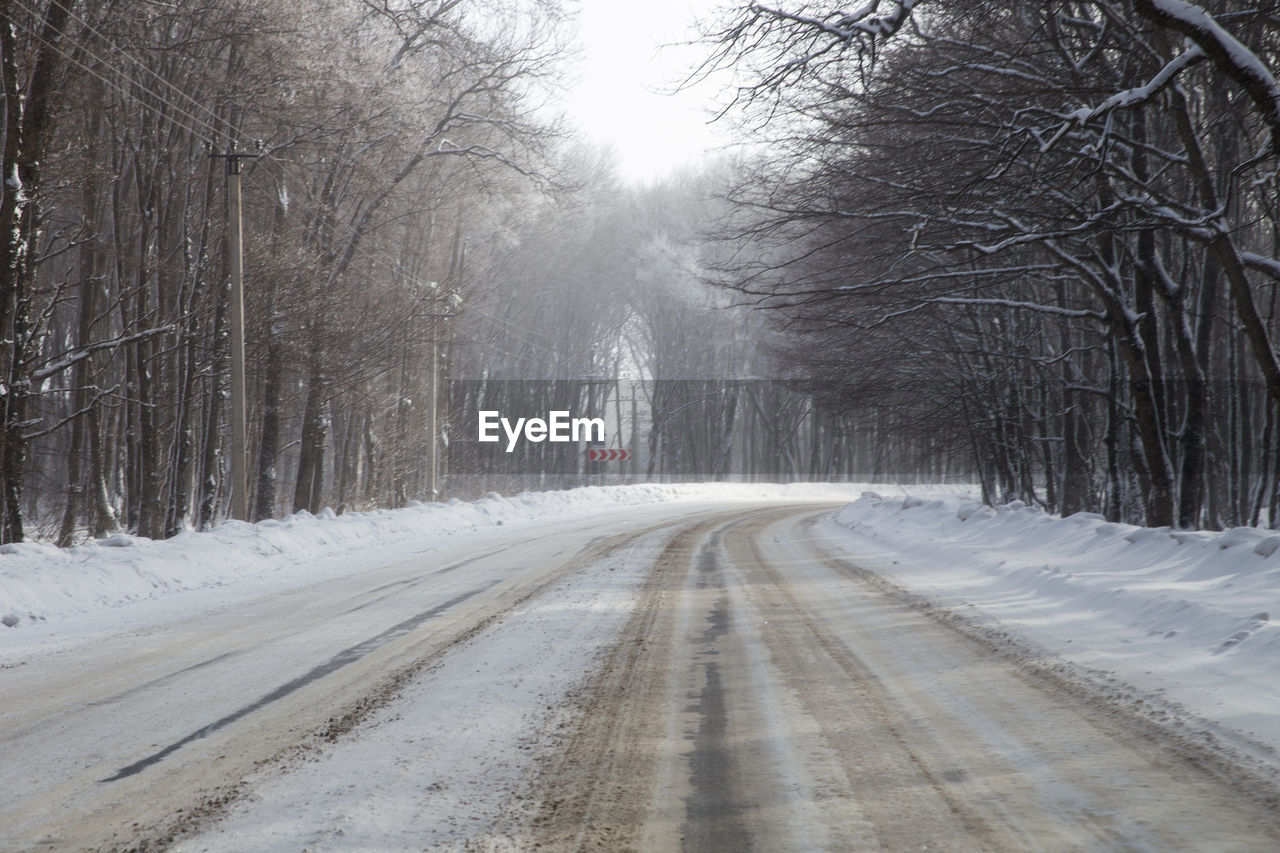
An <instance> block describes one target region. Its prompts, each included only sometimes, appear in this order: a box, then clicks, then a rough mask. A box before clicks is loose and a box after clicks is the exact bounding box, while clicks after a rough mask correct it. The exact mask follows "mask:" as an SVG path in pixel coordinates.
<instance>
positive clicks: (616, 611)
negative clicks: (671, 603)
mask: <svg viewBox="0 0 1280 853" xmlns="http://www.w3.org/2000/svg"><path fill="white" fill-rule="evenodd" d="M664 544H665V540H664V539H663V537H662V536H661V535H659V534H650V535H648V536H646V537H642V538H641V539H640V540H638V541H637V542H633V543H631V544H630V545H628V546H626V547H625V548H623V549H622V550H620V551H614V552H612V553H610V554H608V555H606V556H605V557H604V558H602V559H600V560H597V561H595V562H593V563H591V564H590V565H588V566H586V567H584V568H583V569H582V570H581V571H579V572H576V573H574V574H573V575H571V576H570V577H568V578H567V579H565V580H564V581H562V582H561V583H559V584H557V585H556V586H555V587H554V588H552V589H551V590H550V591H548V592H547V593H545V594H543V595H540V596H538V597H537V598H536V599H534V600H532V601H530V602H528V603H526V604H525V605H523V606H522V607H520V608H518V609H517V610H515V611H513V612H512V613H511V614H509V615H508V616H507V617H505V618H504V619H503V620H502V622H501V623H499V624H498V625H496V626H493V627H491V628H489V629H487V630H486V631H484V632H483V633H481V634H480V635H478V636H476V637H473V638H471V639H470V640H468V641H467V642H465V643H464V644H463V645H462V646H461V647H460V648H457V649H453V650H451V651H450V653H449V654H448V655H447V656H446V657H445V658H444V659H443V660H442V661H441V662H440V663H439V664H438V665H437V666H435V667H433V668H432V669H430V670H429V671H428V672H426V673H425V674H423V675H422V676H420V677H418V678H417V679H415V680H414V681H413V683H411V684H410V685H408V686H407V687H406V688H405V690H404V692H403V693H402V694H401V695H400V696H399V697H397V700H396V702H394V703H393V704H392V705H389V706H387V707H385V708H383V709H382V710H381V711H379V712H378V713H377V714H376V715H375V716H374V718H373V719H372V720H370V721H368V722H366V723H365V724H364V725H363V728H364V730H363V732H362V734H361V736H360V737H359V738H358V739H354V740H351V739H348V740H343V741H340V742H339V743H338V744H336V745H335V746H333V747H332V748H331V749H328V750H326V751H325V752H324V753H323V754H322V755H320V756H318V757H315V758H312V759H310V760H308V761H306V762H304V763H301V764H299V765H297V766H295V767H294V768H292V770H291V772H289V773H287V774H283V775H280V774H278V773H276V772H274V770H273V769H271V768H268V770H266V771H264V772H262V773H261V774H260V778H257V779H253V780H251V782H250V785H251V787H252V789H253V793H252V795H251V796H250V797H249V798H248V799H247V800H245V801H243V802H240V803H237V804H236V805H235V806H234V807H233V808H232V810H231V812H230V813H229V814H228V815H227V816H226V817H225V818H223V819H222V820H220V821H219V822H218V823H217V824H215V825H213V826H211V827H209V828H208V829H207V830H205V831H204V832H203V833H201V834H200V835H199V836H197V837H195V838H191V839H187V840H185V841H183V842H181V843H180V844H179V845H178V846H177V847H176V848H175V850H178V851H190V853H197V851H198V852H199V853H219V852H220V851H227V853H236V851H243V850H255V851H259V853H277V851H278V853H292V851H296V850H298V849H299V847H300V846H301V847H304V848H305V849H307V850H411V849H412V850H421V849H431V850H439V849H458V850H463V849H474V848H473V847H470V846H467V842H468V840H469V839H470V840H474V839H479V838H484V839H485V842H486V843H485V849H523V848H524V847H527V845H526V844H522V843H521V840H520V839H519V838H512V837H505V836H503V837H497V836H495V835H494V834H493V833H494V832H495V830H494V827H495V824H498V825H500V824H501V817H502V814H501V812H502V808H503V806H504V804H506V803H508V802H510V801H511V800H512V799H513V797H514V796H515V795H518V793H519V791H520V788H521V786H522V784H523V782H524V780H525V779H526V778H527V777H528V775H529V774H530V772H531V771H532V768H534V767H536V766H537V762H538V760H539V759H540V758H542V757H543V753H544V752H545V751H546V750H549V749H554V748H555V746H556V736H555V733H556V731H557V726H556V725H555V724H554V723H555V721H556V720H557V718H559V719H565V718H566V717H567V715H568V714H569V713H570V710H569V709H567V708H566V707H565V706H564V702H565V699H566V697H567V696H569V695H571V693H572V691H573V689H574V688H575V687H577V686H579V685H580V684H581V683H582V682H583V681H584V680H585V679H586V678H587V677H588V676H589V675H590V674H591V673H592V672H594V671H595V670H596V669H597V668H598V667H599V659H600V658H601V657H602V656H603V655H604V654H605V653H606V652H607V651H608V648H609V646H610V644H611V643H612V642H613V640H614V639H615V638H616V636H617V634H618V632H619V631H620V630H621V628H622V626H623V624H624V623H625V622H626V620H627V617H628V616H629V615H630V613H631V610H632V609H633V607H634V603H635V598H636V595H637V592H638V590H639V588H640V586H641V585H642V584H643V582H644V579H645V577H646V575H647V569H648V567H649V566H650V565H652V564H653V561H654V560H656V559H657V558H658V555H659V553H660V552H661V550H662V547H663V545H664ZM498 832H501V830H498Z"/></svg>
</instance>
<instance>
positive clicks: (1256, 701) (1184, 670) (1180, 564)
mask: <svg viewBox="0 0 1280 853" xmlns="http://www.w3.org/2000/svg"><path fill="white" fill-rule="evenodd" d="M836 523H837V524H839V525H840V526H842V527H843V528H845V529H847V530H848V531H851V532H852V533H853V534H855V536H853V537H851V538H852V539H853V541H852V542H850V543H848V547H849V549H850V556H851V557H853V558H854V559H856V560H857V561H858V562H859V563H860V564H863V565H865V566H866V567H867V568H869V569H872V570H874V571H877V572H880V573H883V574H884V575H886V576H888V577H891V578H893V579H894V580H895V581H897V582H899V583H901V584H903V585H904V586H906V587H908V588H910V589H912V590H914V591H916V592H919V593H921V594H924V595H925V596H927V597H929V598H930V599H931V600H933V601H935V602H937V603H940V604H946V605H951V606H955V605H962V606H963V605H971V606H973V607H975V608H977V609H978V610H980V611H981V612H982V613H983V614H985V615H988V616H991V617H993V618H995V619H997V620H999V621H1000V622H1001V623H1002V624H1003V625H1004V626H1006V627H1009V628H1013V629H1015V630H1016V631H1017V632H1018V633H1019V634H1021V635H1023V636H1025V637H1027V638H1029V639H1031V640H1033V641H1034V642H1036V643H1038V644H1039V645H1041V646H1043V647H1044V648H1046V649H1047V650H1049V651H1051V652H1056V653H1059V654H1061V655H1063V656H1064V657H1066V658H1067V659H1068V660H1071V661H1072V662H1074V663H1077V664H1081V665H1083V666H1086V667H1089V668H1091V669H1094V670H1099V671H1103V672H1108V673H1113V674H1114V675H1115V676H1116V677H1118V678H1120V679H1122V680H1124V681H1125V682H1127V683H1130V684H1134V685H1136V686H1138V687H1140V688H1142V689H1143V690H1148V691H1153V692H1163V693H1165V694H1166V695H1167V697H1168V698H1169V699H1171V700H1173V701H1174V702H1176V703H1178V704H1181V705H1184V706H1186V707H1187V708H1189V709H1190V710H1192V711H1193V712H1194V713H1196V714H1197V715H1199V716H1201V717H1204V718H1207V719H1216V720H1219V721H1221V722H1224V723H1226V724H1227V725H1229V726H1231V727H1232V728H1234V729H1236V730H1238V731H1243V732H1247V733H1251V734H1252V735H1253V736H1255V737H1257V738H1260V739H1261V740H1262V741H1264V742H1265V743H1266V744H1268V745H1269V746H1270V748H1272V749H1277V750H1280V713H1277V712H1278V711H1280V535H1278V534H1277V532H1276V531H1270V530H1259V529H1254V528H1236V529H1233V530H1227V531H1222V532H1185V531H1176V530H1170V529H1169V528H1143V527H1135V526H1133V525H1128V524H1114V523H1110V522H1107V521H1106V520H1104V519H1103V518H1101V517H1100V516H1097V515H1094V514H1091V513H1078V514H1076V515H1072V516H1069V517H1067V518H1058V517H1056V516H1051V515H1048V514H1047V513H1044V512H1042V511H1041V510H1039V509H1035V508H1031V507H1027V506H1024V505H1022V504H1021V503H1020V502H1014V503H1012V504H1010V505H1008V506H1001V507H996V508H992V507H987V506H982V505H981V504H979V503H977V502H975V501H971V500H965V499H964V498H961V497H958V496H955V495H938V496H930V497H929V498H921V497H907V498H905V499H904V498H900V497H899V498H886V497H881V496H880V495H877V494H875V493H867V494H865V495H863V496H862V497H861V498H860V499H859V500H857V501H855V502H854V503H852V504H850V505H849V506H848V507H846V508H845V509H843V510H841V512H840V513H839V514H838V515H837V516H836Z"/></svg>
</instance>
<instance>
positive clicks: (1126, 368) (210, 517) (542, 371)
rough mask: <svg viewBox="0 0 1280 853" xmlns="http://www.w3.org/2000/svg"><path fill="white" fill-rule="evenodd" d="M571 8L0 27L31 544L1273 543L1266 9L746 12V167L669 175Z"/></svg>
mask: <svg viewBox="0 0 1280 853" xmlns="http://www.w3.org/2000/svg"><path fill="white" fill-rule="evenodd" d="M572 12H573V9H572V7H571V4H567V3H566V4H561V3H560V2H557V0H307V2H293V0H282V1H281V2H273V3H266V2H261V0H178V2H169V3H159V2H123V0H105V2H96V3H87V2H79V0H0V25H2V26H0V61H2V63H3V69H2V70H3V97H4V117H3V121H4V125H3V127H4V131H3V141H2V143H0V144H2V156H3V174H4V177H5V180H4V185H3V196H2V200H0V219H2V220H3V224H4V233H5V238H4V239H3V240H0V253H2V255H3V256H2V257H0V291H2V294H0V295H2V296H3V298H0V329H2V330H3V333H2V334H0V411H2V414H3V423H2V424H0V495H2V496H3V497H2V504H3V506H2V507H0V509H2V513H0V541H2V542H16V541H21V540H23V539H26V538H35V539H40V540H44V541H50V542H54V543H57V544H59V545H64V546H65V545H70V544H74V543H76V542H78V541H82V540H83V539H85V538H87V537H96V536H102V535H105V534H107V533H109V532H112V531H116V530H126V531H129V532H131V533H134V534H136V535H139V536H146V537H152V538H163V537H169V536H173V535H175V534H177V533H179V532H181V531H183V530H187V529H203V528H206V527H208V526H210V525H212V524H216V523H219V522H221V521H224V520H226V519H228V518H242V519H244V520H248V521H253V520H260V519H266V518H273V517H280V516H282V515H284V514H287V513H290V512H296V511H309V512H313V513H317V512H320V511H322V510H324V509H325V508H332V509H333V510H334V511H336V512H343V511H347V510H359V509H370V508H377V507H397V506H404V505H406V504H408V503H409V502H411V501H430V500H444V499H449V498H453V497H457V498H469V497H474V496H476V495H479V494H484V493H485V492H487V491H495V490H496V491H515V490H519V489H523V488H559V487H564V486H571V485H579V484H587V483H605V482H610V483H613V482H644V481H665V480H682V479H684V480H687V479H748V480H749V479H759V480H783V481H787V480H823V479H841V480H851V481H860V480H894V479H900V480H908V481H921V480H923V481H929V482H939V481H959V482H978V483H981V486H982V490H983V494H984V497H985V498H986V499H988V500H990V501H1007V500H1013V499H1020V500H1023V501H1026V502H1028V503H1036V504H1039V505H1041V506H1044V507H1045V508H1046V509H1049V510H1051V511H1054V512H1060V513H1063V514H1069V513H1073V512H1078V511H1091V512H1098V513H1102V514H1104V515H1106V516H1107V517H1108V518H1111V519H1115V520H1125V521H1131V522H1135V523H1145V524H1151V525H1176V526H1181V527H1198V526H1199V527H1227V526H1234V525H1242V524H1260V525H1269V524H1271V523H1272V522H1273V520H1274V519H1275V518H1276V517H1277V509H1278V508H1280V454H1278V453H1277V451H1280V423H1277V416H1278V415H1280V408H1278V407H1280V360H1278V358H1277V355H1276V345H1277V336H1278V335H1280V329H1278V328H1277V317H1276V312H1277V307H1278V306H1277V296H1276V283H1277V279H1280V230H1277V216H1280V210H1277V203H1278V202H1280V199H1278V197H1277V193H1276V190H1277V168H1278V167H1280V159H1278V158H1280V150H1278V146H1277V140H1280V84H1277V82H1276V79H1275V76H1274V74H1273V72H1272V71H1271V70H1270V69H1273V68H1275V67H1277V52H1278V51H1280V16H1278V15H1277V11H1276V7H1275V4H1274V3H1266V2H1264V3H1241V2H1222V3H1201V4H1192V3H1186V2H1181V0H1132V2H1130V0H1103V1H1102V2H1070V3H1069V2H1037V1H1036V0H1028V2H1014V0H999V1H998V2H997V1H996V0H991V2H986V0H979V2H972V3H956V2H932V3H930V2H921V1H920V0H917V2H907V1H906V0H904V2H897V3H885V2H872V3H866V4H863V5H862V7H861V8H860V9H859V10H858V11H856V12H853V13H844V12H832V11H831V9H830V8H829V7H826V6H823V5H822V4H818V3H798V2H797V3H792V4H789V5H788V6H786V7H782V6H774V5H768V4H756V3H752V4H747V3H727V4H725V5H724V7H723V8H722V10H721V11H720V13H718V14H717V15H714V16H711V17H709V18H708V19H706V20H704V21H703V27H702V34H701V37H700V38H701V44H702V47H703V48H704V54H705V56H706V61H705V64H704V65H703V66H701V67H700V68H691V69H690V70H689V73H690V75H691V79H693V78H698V77H708V78H709V77H714V76H717V75H719V76H723V74H724V72H729V77H730V78H731V80H732V82H731V84H730V85H728V86H727V88H726V91H725V93H724V101H723V105H722V111H721V112H720V113H719V115H718V117H716V118H715V120H716V121H719V122H722V123H725V124H728V125H730V126H731V127H732V128H733V129H734V132H735V134H736V135H737V137H738V138H740V139H741V140H742V143H741V144H740V145H737V146H734V147H733V148H732V149H731V150H728V151H726V152H724V154H723V156H722V157H720V158H718V159H716V160H714V161H711V162H708V163H706V164H703V165H700V166H698V167H697V168H696V169H695V168H691V169H689V170H686V171H685V172H682V173H680V174H676V175H673V176H671V177H670V178H669V179H666V180H663V181H657V182H653V183H649V184H644V185H636V184H634V183H629V182H627V181H625V180H624V179H623V178H621V177H620V175H619V174H618V171H617V169H616V166H615V163H614V162H613V160H612V158H611V155H610V153H609V152H608V151H605V150H601V149H599V148H598V147H594V146H592V145H589V144H586V143H584V142H583V141H582V140H581V139H579V138H578V137H577V136H576V135H575V133H574V132H573V130H572V128H570V127H568V126H567V125H566V124H565V122H564V121H563V118H562V117H561V116H560V115H559V114H558V113H557V111H556V109H555V106H554V104H555V100H556V96H557V94H556V93H557V92H558V91H559V90H560V89H561V87H562V86H563V85H564V80H563V73H564V72H563V67H564V58H565V57H566V55H568V54H569V53H570V52H571V50H572V45H571V44H570V38H569V35H568V33H569V32H570V31H571V28H570V27H569V26H568V25H569V23H570V21H571V15H572ZM709 118H711V117H709ZM238 223H239V224H240V225H241V226H242V227H241V228H236V227H234V226H236V225H237V224H238ZM237 232H241V233H242V239H241V240H239V241H237V240H235V239H234V237H235V234H236V233H237ZM241 270H242V276H239V275H237V273H238V272H239V271H241ZM237 279H239V280H242V283H243V296H242V297H241V298H240V299H237V298H235V297H236V294H237V293H238V291H237V290H235V289H234V287H233V282H235V281H236V280H237ZM241 300H242V303H243V310H242V313H243V329H242V330H241V329H240V323H239V322H238V318H239V316H240V314H241ZM241 351H242V352H243V380H242V381H241V380H240V379H239V378H238V376H239V369H238V368H237V363H238V362H239V361H240V359H239V354H240V352H241ZM481 407H482V408H491V409H503V408H510V409H515V408H520V409H522V410H527V413H529V414H535V413H541V412H546V411H550V410H552V409H553V408H564V407H567V408H571V409H574V410H575V412H576V413H593V414H595V413H598V414H599V415H600V416H601V417H604V418H606V420H607V422H608V425H609V435H608V438H607V443H608V444H610V446H614V447H618V448H625V449H628V450H630V451H631V455H632V459H631V460H630V461H629V463H628V464H626V465H624V466H618V465H616V464H615V465H611V466H609V465H596V464H593V463H588V462H587V461H586V459H585V456H584V455H583V454H582V452H581V450H580V449H572V450H570V449H567V448H564V447H553V446H550V445H544V446H541V447H539V448H537V450H536V452H534V453H532V455H528V454H526V455H524V456H522V457H520V458H519V459H510V458H500V457H485V456H483V455H482V454H480V453H479V452H478V450H477V447H476V445H475V442H474V441H473V439H474V437H475V423H474V418H475V412H476V410H477V409H478V408H481ZM237 466H238V467H237ZM237 470H238V471H239V473H238V474H237ZM237 477H239V478H241V479H237ZM237 483H239V485H236V484H237Z"/></svg>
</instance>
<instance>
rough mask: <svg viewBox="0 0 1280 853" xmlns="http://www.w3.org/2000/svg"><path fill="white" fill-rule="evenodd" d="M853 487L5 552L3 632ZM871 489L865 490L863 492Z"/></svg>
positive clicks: (579, 499)
mask: <svg viewBox="0 0 1280 853" xmlns="http://www.w3.org/2000/svg"><path fill="white" fill-rule="evenodd" d="M854 488H855V487H852V486H839V485H834V486H826V485H821V484H795V485H787V486H779V485H774V484H729V483H716V484H688V485H685V484H678V485H677V484H671V485H636V486H592V487H586V488H579V489H569V490H566V491H558V492H526V493H524V494H521V495H517V496H515V497H512V498H505V497H502V496H500V495H497V494H490V495H488V496H487V497H485V498H482V499H480V500H477V501H470V502H465V503H464V502H461V501H456V500H455V501H449V502H447V503H440V504H415V505H413V506H410V507H408V508H406V509H400V510H379V511H373V512H349V513H344V514H342V515H336V514H335V513H333V511H331V510H325V511H324V512H322V513H320V514H319V515H312V514H311V513H308V512H300V513H296V514H294V515H291V516H289V517H287V518H285V519H283V520H270V521H262V522H259V523H257V524H246V523H244V522H238V521H228V522H225V523H223V524H221V525H219V526H218V527H217V528H215V529H213V530H211V531H208V532H203V533H193V532H187V533H182V534H180V535H178V536H176V537H174V538H173V539H167V540H150V539H144V538H140V537H136V536H129V535H126V534H117V535H114V536H111V537H109V538H106V539H102V540H98V541H93V542H89V543H86V544H83V545H79V546H76V547H73V548H69V549H65V550H64V549H60V548H56V547H54V546H52V545H47V544H42V543H38V542H24V543H21V544H14V545H4V546H0V624H2V625H4V626H8V627H16V626H19V625H21V624H23V623H24V622H29V621H35V622H42V621H46V620H56V619H61V618H65V617H67V616H70V615H74V614H84V613H89V612H92V611H95V610H99V609H101V608H104V607H111V606H115V605H119V604H123V603H126V602H130V601H138V600H144V599H152V598H157V597H159V596H162V595H166V594H169V593H173V592H179V591H183V590H189V589H199V588H203V587H210V586H220V585H223V584H227V583H232V582H234V581H237V580H240V579H243V578H246V577H257V576H261V575H264V574H267V573H270V572H279V571H282V570H287V569H289V568H298V567H305V566H306V565H307V564H309V563H312V562H314V561H316V560H318V559H321V558H328V557H334V556H341V555H343V554H348V553H352V552H355V551H360V550H363V549H366V548H369V547H372V546H383V545H388V544H394V543H397V542H406V541H412V540H415V539H420V538H422V537H424V536H436V535H451V534H456V533H459V532H463V531H474V530H477V529H482V528H484V527H486V526H495V525H500V524H504V523H507V522H513V521H525V520H536V519H539V518H555V517H561V516H568V515H581V514H583V513H584V512H593V511H607V510H609V509H610V508H620V507H626V506H636V505H640V504H653V503H662V502H668V501H699V500H733V499H747V500H750V499H755V498H797V499H799V498H814V499H835V500H847V499H848V498H850V497H852V496H853V495H855V494H856V493H857V492H856V491H851V490H852V489H854ZM863 488H865V487H863Z"/></svg>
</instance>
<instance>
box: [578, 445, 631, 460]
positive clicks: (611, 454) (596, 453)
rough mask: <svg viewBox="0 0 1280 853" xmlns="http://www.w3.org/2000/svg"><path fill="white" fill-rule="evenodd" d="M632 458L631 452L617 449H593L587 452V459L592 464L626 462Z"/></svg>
mask: <svg viewBox="0 0 1280 853" xmlns="http://www.w3.org/2000/svg"><path fill="white" fill-rule="evenodd" d="M630 458H631V451H630V450H622V449H619V448H617V447H592V448H591V449H589V450H588V451H587V459H589V460H590V461H592V462H625V461H626V460H628V459H630Z"/></svg>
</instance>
